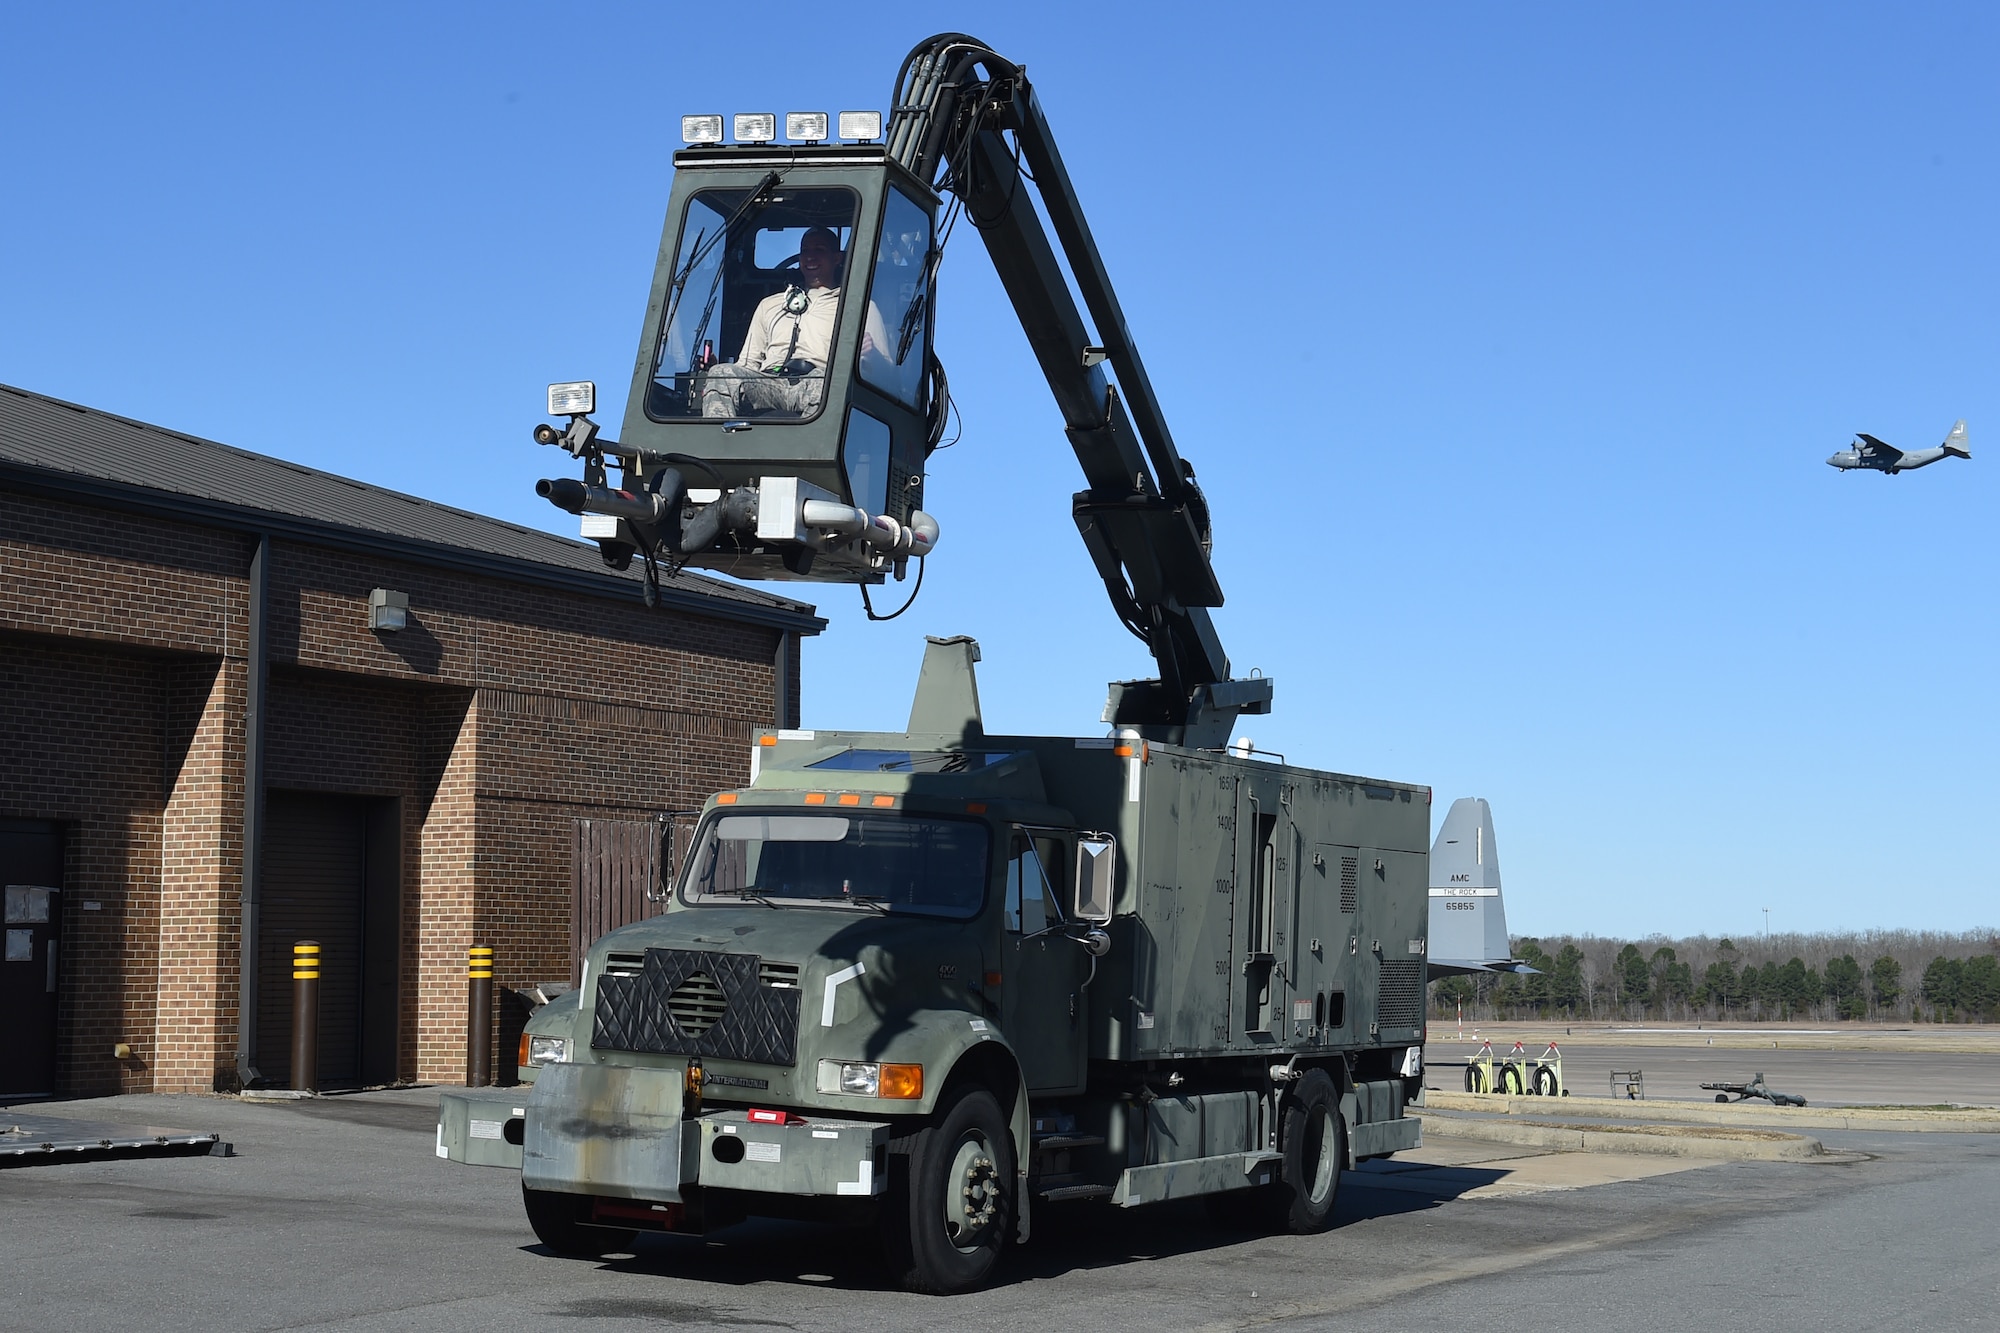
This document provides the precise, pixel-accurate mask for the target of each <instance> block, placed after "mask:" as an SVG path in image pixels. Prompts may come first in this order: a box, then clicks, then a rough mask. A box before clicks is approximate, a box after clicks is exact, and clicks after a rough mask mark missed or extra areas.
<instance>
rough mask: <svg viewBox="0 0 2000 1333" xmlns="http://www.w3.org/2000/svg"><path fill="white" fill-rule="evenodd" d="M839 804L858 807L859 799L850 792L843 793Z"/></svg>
mask: <svg viewBox="0 0 2000 1333" xmlns="http://www.w3.org/2000/svg"><path fill="white" fill-rule="evenodd" d="M840 803H841V804H842V805H860V804H861V798H860V797H859V796H856V795H855V794H854V793H853V792H851V791H844V792H842V793H841V794H840Z"/></svg>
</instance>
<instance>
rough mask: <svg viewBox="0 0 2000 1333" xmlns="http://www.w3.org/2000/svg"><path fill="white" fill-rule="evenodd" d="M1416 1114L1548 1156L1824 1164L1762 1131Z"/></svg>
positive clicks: (1789, 1137)
mask: <svg viewBox="0 0 2000 1333" xmlns="http://www.w3.org/2000/svg"><path fill="white" fill-rule="evenodd" d="M1417 1114H1419V1115H1422V1116H1423V1117H1424V1126H1425V1128H1427V1129H1435V1131H1436V1132H1437V1133H1438V1134H1440V1135H1447V1136H1449V1137H1452V1138H1460V1139H1476V1140H1478V1141H1479V1142H1481V1143H1507V1144H1513V1145H1515V1146H1517V1147H1524V1148H1547V1149H1549V1150H1551V1151H1554V1152H1604V1153H1640V1154H1644V1155H1647V1156H1653V1157H1706V1158H1714V1159H1716V1160H1719V1161H1737V1162H1801V1161H1811V1160H1818V1159H1824V1158H1826V1157H1827V1155H1828V1154H1827V1151H1826V1147H1825V1145H1824V1144H1822V1143H1821V1142H1820V1141H1819V1140H1818V1139H1810V1138H1807V1137H1806V1136H1805V1135H1803V1134H1781V1133H1778V1132H1776V1131H1773V1130H1765V1129H1714V1128H1710V1127H1707V1126H1695V1125H1578V1124H1566V1123H1563V1122H1560V1121H1549V1120H1542V1121H1518V1120H1483V1119H1474V1118H1471V1117H1467V1116H1456V1115H1448V1114H1445V1115H1441V1114H1439V1113H1438V1112H1437V1110H1436V1109H1435V1108H1427V1109H1425V1110H1423V1111H1419V1112H1417Z"/></svg>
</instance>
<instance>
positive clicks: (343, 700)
mask: <svg viewBox="0 0 2000 1333" xmlns="http://www.w3.org/2000/svg"><path fill="white" fill-rule="evenodd" d="M252 549H253V542H252V540H251V539H250V538H248V537H246V536H244V535H242V534H239V533H233V532H226V531H219V530H213V529H207V528H203V527H201V526H199V525H194V524H186V523H177V522H172V521H168V520H163V519H155V518H148V517H141V516H135V515H131V514H126V513H121V512H116V511H113V510H109V509H98V508H92V507H88V506H82V505H75V504H64V503H60V502H50V501H45V500H40V499H35V500H30V499H26V498H24V497H21V496H19V495H14V494H9V493H0V579H4V583H0V586H4V587H6V588H7V589H8V592H9V595H8V597H7V598H6V599H5V600H4V601H3V602H0V725H4V726H5V727H6V728H7V735H8V736H9V737H10V738H19V739H18V749H19V753H20V755H21V756H22V757H21V759H20V760H18V761H16V762H13V763H11V764H10V766H9V768H8V770H7V771H4V772H0V815H5V816H8V817H17V818H34V819H52V820H58V821H61V822H63V823H64V824H65V825H66V828H67V838H68V851H67V857H68V860H67V867H66V875H67V876H68V881H69V882H68V884H67V885H66V890H67V898H66V901H67V902H68V903H69V904H70V910H69V911H68V912H67V914H66V918H65V927H64V932H65V934H64V942H63V957H64V960H65V963H64V966H65V978H64V984H63V989H62V993H61V1015H60V1023H61V1030H62V1044H61V1057H60V1061H61V1063H60V1065H59V1069H58V1080H59V1084H60V1086H61V1087H62V1088H63V1089H65V1090H66V1091H69V1092H74V1093H84V1094H94V1093H110V1092H117V1091H145V1090H156V1091H167V1090H201V1089H207V1088H211V1087H217V1086H229V1085H230V1084H231V1082H232V1080H233V1078H234V1070H235V1051H236V1034H237V1011H236V1003H237V984H238V980H237V970H238V960H239V953H240V948H241V941H240V939H239V938H238V926H239V922H240V893H241V886H242V861H243V857H242V847H241V834H242V819H243V800H244V770H243V763H244V747H245V729H244V714H245V704H246V699H247V680H248V675H247V627H248V620H249V600H248V597H249V584H248V570H249V563H250V556H251V552H252ZM269 569H270V591H269V602H268V608H269V620H268V638H267V642H268V645H269V657H270V663H271V669H270V676H269V681H270V686H269V705H268V708H267V721H266V731H265V738H266V768H265V783H266V788H267V789H273V788H275V789H281V790H303V791H323V792H329V793H341V794H352V795H366V796H375V797H387V798H391V799H394V800H395V801H396V802H397V809H398V811H399V814H400V834H401V849H400V852H401V912H402V918H401V922H400V928H401V942H402V943H401V948H402V958H401V976H400V998H401V1013H400V1040H399V1053H398V1064H399V1068H400V1070H401V1072H402V1074H403V1076H404V1077H412V1078H421V1079H424V1080H427V1081H444V1082H452V1081H456V1080H458V1079H459V1078H460V1077H461V1076H462V1072H463V1068H464V1060H465V1050H464V1039H465V1012H464V1010H465V966H464V964H465V949H466V947H467V946H468V945H470V944H474V943H480V944H492V945H493V946H494V947H495V948H496V950H497V951H498V971H497V977H498V980H500V981H501V983H502V985H503V986H504V985H508V984H516V983H525V982H533V981H547V980H554V979H559V978H561V977H563V976H565V975H566V974H567V971H568V956H569V940H568V929H569V902H568V894H569V891H570V866H569V850H568V848H569V839H570V821H572V820H573V819H575V818H578V817H585V816H590V817H613V818H616V817H621V816H622V817H634V816H637V815H640V814H643V813H649V812H651V811H654V810H661V809H673V808H685V807H688V806H693V805H696V804H699V802H700V801H701V800H702V799H703V798H704V797H705V796H706V795H707V794H708V793H709V792H711V791H713V790H715V789H717V788H719V787H724V786H734V785H740V784H741V783H743V782H744V781H746V780H747V777H748V747H749V743H750V737H751V733H752V731H753V729H754V728H756V727H760V726H766V725H769V724H770V723H771V722H772V721H773V719H774V718H775V716H776V707H775V701H774V699H773V690H774V686H775V684H776V680H777V673H776V670H775V663H774V657H775V655H776V653H777V651H778V648H779V635H778V631H776V630H774V629H765V628H761V627H757V626H751V625H745V624H741V623H738V622H734V621H730V620H726V619H720V618H709V617H705V616H699V615H692V614H687V613H681V612H660V613H656V612H648V611H646V610H644V609H643V608H642V607H640V606H639V605H638V604H637V603H636V602H625V601H618V600H612V599H606V598H597V597H589V596H578V595H573V594H565V593H561V592H558V591H555V590H551V589H546V588H541V587H537V586H532V585H525V584H517V583H510V582H508V581H506V580H504V579H501V578H485V577H479V576H475V575H469V574H460V573H454V572H451V571H447V570H439V569H434V568H430V567H427V566H422V565H418V564H413V563H406V562H400V561H394V560H389V559H382V558H374V557H369V556H365V555H358V554H354V553H350V552H346V551H341V550H334V549H329V548H323V547H316V546H310V545H304V544H298V543H292V542H287V541H282V540H276V541H273V543H272V546H271V559H270V566H269ZM376 587H387V588H393V589H397V590H399V591H402V592H405V593H407V594H408V595H409V598H410V608H411V614H410V620H411V624H410V627H409V628H407V629H405V630H403V631H401V632H399V633H395V634H387V633H376V632H373V631H370V630H369V629H368V628H367V598H368V593H369V590H370V589H371V588H376ZM787 657H788V667H787V669H786V671H785V673H784V675H785V679H786V681H787V684H788V687H789V688H788V690H787V693H788V695H789V699H788V701H787V702H788V708H789V712H790V715H792V716H796V714H797V708H798V693H799V690H798V660H799V653H798V645H797V640H796V636H794V638H793V641H792V642H791V644H790V645H789V652H788V654H787ZM89 902H95V903H97V904H98V905H99V906H98V907H97V908H96V909H93V910H84V905H86V904H87V903H89ZM118 1041H125V1042H130V1043H131V1044H132V1046H133V1048H134V1058H133V1059H132V1060H131V1061H129V1062H124V1063H120V1062H118V1061H116V1060H114V1059H113V1058H112V1055H111V1045H112V1043H114V1042H118ZM495 1059H496V1068H499V1069H502V1070H504V1069H506V1068H508V1067H509V1066H510V1065H511V1062H512V1052H511V1051H498V1052H496V1053H495Z"/></svg>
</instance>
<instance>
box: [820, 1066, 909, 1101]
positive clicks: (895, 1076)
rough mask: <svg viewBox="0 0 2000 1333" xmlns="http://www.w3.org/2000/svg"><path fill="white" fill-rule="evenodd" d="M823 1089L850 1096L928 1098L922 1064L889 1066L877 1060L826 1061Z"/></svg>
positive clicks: (906, 1099)
mask: <svg viewBox="0 0 2000 1333" xmlns="http://www.w3.org/2000/svg"><path fill="white" fill-rule="evenodd" d="M819 1090H820V1091H821V1092H832V1093H842V1094H845V1095H846V1096H849V1097H886V1098H891V1099H894V1100H897V1101H915V1100H916V1099H918V1098H920V1097H922V1096H923V1095H924V1067H923V1066H922V1065H885V1064H876V1063H875V1062H873V1061H866V1062H862V1061H848V1060H822V1061H820V1062H819Z"/></svg>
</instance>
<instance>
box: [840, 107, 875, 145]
mask: <svg viewBox="0 0 2000 1333" xmlns="http://www.w3.org/2000/svg"><path fill="white" fill-rule="evenodd" d="M840 137H841V138H843V139H847V140H849V141H851V142H854V143H867V142H869V141H871V140H875V139H879V138H881V137H882V113H881V112H880V111H843V112H841V113H840Z"/></svg>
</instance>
